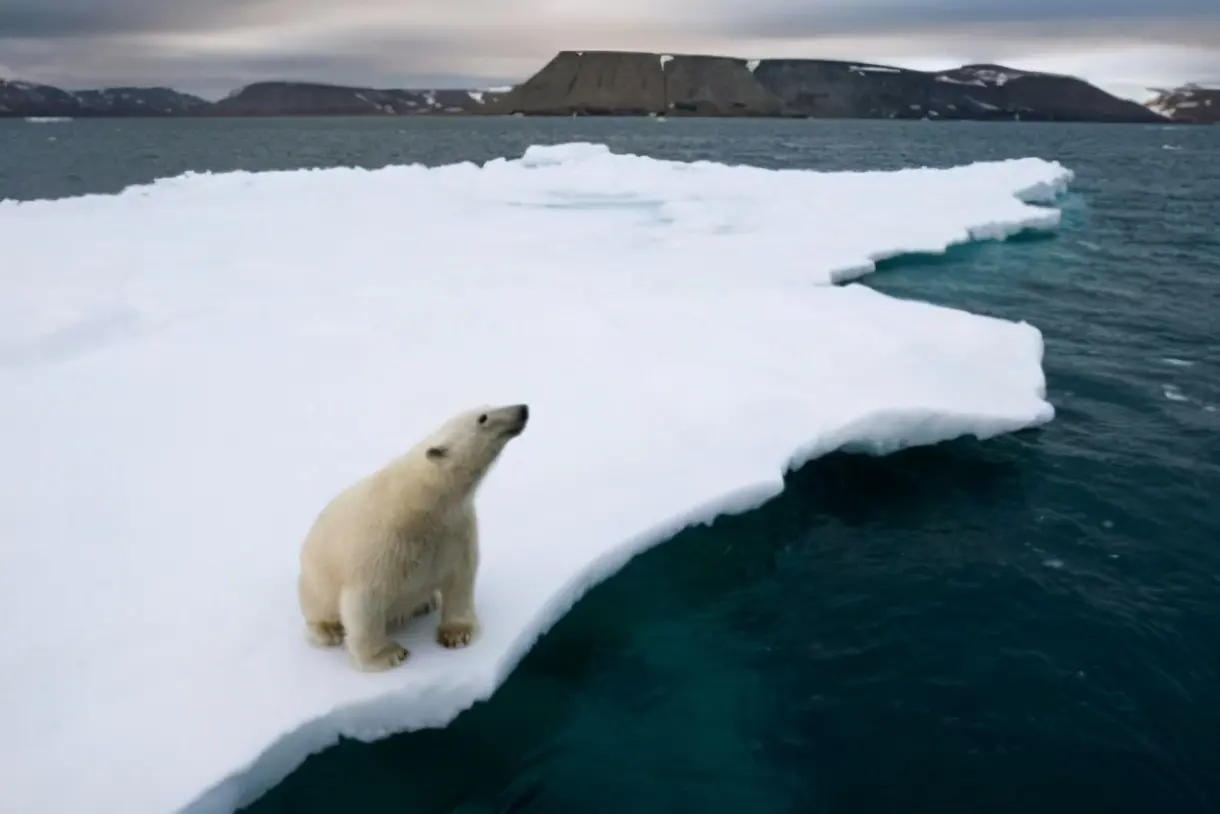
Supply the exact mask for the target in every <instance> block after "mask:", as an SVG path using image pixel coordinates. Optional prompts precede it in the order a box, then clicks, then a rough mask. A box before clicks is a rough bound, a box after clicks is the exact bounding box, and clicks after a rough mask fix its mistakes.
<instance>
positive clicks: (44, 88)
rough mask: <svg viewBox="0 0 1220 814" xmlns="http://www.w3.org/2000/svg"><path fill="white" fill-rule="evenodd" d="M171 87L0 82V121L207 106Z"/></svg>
mask: <svg viewBox="0 0 1220 814" xmlns="http://www.w3.org/2000/svg"><path fill="white" fill-rule="evenodd" d="M207 104H208V103H207V102H206V101H205V100H203V99H200V98H199V97H198V96H192V95H190V94H189V93H179V92H178V91H176V90H173V89H171V88H103V89H101V90H80V91H68V90H63V89H62V88H57V87H53V86H51V85H40V84H38V83H37V82H22V81H19V80H11V79H0V118H12V117H31V118H33V117H67V118H84V117H89V116H181V115H185V114H188V113H191V112H193V111H195V110H199V109H202V108H204V107H206V106H207Z"/></svg>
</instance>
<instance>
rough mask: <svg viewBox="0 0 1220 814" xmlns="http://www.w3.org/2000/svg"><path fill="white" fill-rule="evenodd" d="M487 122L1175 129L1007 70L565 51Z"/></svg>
mask: <svg viewBox="0 0 1220 814" xmlns="http://www.w3.org/2000/svg"><path fill="white" fill-rule="evenodd" d="M480 112H485V113H521V114H526V115H618V116H633V115H634V116H638V115H644V114H651V115H684V114H685V115H697V116H725V115H730V116H732V115H737V116H777V115H782V116H798V117H812V118H850V119H938V118H939V119H981V120H994V119H999V120H1026V121H1095V122H1165V121H1166V119H1165V118H1164V117H1163V116H1160V115H1159V114H1157V113H1156V112H1154V111H1150V110H1149V109H1148V108H1146V107H1144V106H1143V105H1140V104H1138V103H1136V102H1132V101H1129V100H1125V99H1119V98H1118V97H1116V96H1112V95H1111V94H1109V93H1106V92H1105V91H1103V90H1101V89H1100V88H1097V87H1095V86H1093V85H1090V84H1089V83H1087V82H1085V81H1083V80H1081V79H1077V78H1076V77H1071V76H1061V75H1057V74H1047V73H1038V72H1033V71H1022V70H1017V69H1014V68H1006V67H1004V66H1000V65H967V66H963V67H961V68H955V69H953V70H950V71H940V72H927V71H914V70H908V69H905V68H895V67H891V66H887V65H872V64H868V63H862V62H846V61H836V60H822V59H764V60H748V61H747V60H744V59H739V58H735V57H718V56H689V55H668V54H651V53H639V52H624V51H563V52H561V53H560V54H559V55H557V56H556V57H555V58H554V59H552V60H551V61H550V62H549V63H547V64H546V65H545V66H544V67H543V68H542V70H540V71H539V72H538V73H537V74H535V75H534V76H532V77H531V78H530V79H528V80H527V81H526V82H524V83H522V84H521V85H518V86H517V87H516V88H514V89H513V90H512V91H511V92H509V93H507V94H505V95H504V96H502V97H501V98H500V99H499V100H498V101H497V102H496V103H495V104H494V105H487V106H485V108H484V109H483V110H481V111H480Z"/></svg>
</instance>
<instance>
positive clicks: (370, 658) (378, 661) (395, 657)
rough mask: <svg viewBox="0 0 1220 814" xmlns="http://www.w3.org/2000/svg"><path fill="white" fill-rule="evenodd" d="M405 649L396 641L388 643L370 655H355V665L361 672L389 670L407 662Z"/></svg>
mask: <svg viewBox="0 0 1220 814" xmlns="http://www.w3.org/2000/svg"><path fill="white" fill-rule="evenodd" d="M407 655H408V653H407V648H405V647H403V646H402V645H401V644H399V643H398V642H396V641H393V640H391V641H389V642H386V644H385V645H384V646H383V647H382V648H381V649H379V650H377V651H376V652H375V653H373V654H372V655H368V654H364V653H359V654H356V664H357V665H358V666H359V667H360V669H361V670H366V671H374V670H389V669H391V668H393V667H397V666H398V665H400V664H402V663H403V662H404V661H406V660H407Z"/></svg>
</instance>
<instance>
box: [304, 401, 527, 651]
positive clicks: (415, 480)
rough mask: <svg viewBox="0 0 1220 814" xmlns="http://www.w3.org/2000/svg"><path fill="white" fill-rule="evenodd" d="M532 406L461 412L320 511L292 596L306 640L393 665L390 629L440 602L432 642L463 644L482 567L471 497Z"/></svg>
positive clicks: (467, 639)
mask: <svg viewBox="0 0 1220 814" xmlns="http://www.w3.org/2000/svg"><path fill="white" fill-rule="evenodd" d="M528 420H529V408H528V407H527V406H526V405H524V404H517V405H511V406H507V407H479V408H475V409H473V410H468V411H466V412H463V413H460V414H459V415H456V416H454V417H453V418H451V419H450V420H449V421H447V422H445V423H444V424H443V425H442V426H441V427H439V428H438V429H437V430H436V431H435V432H433V433H432V434H431V435H429V436H428V437H427V438H425V439H424V440H422V441H420V442H419V443H418V444H416V445H415V447H413V448H412V449H411V450H410V451H408V452H407V453H406V454H405V455H402V456H401V457H399V458H396V459H394V460H393V461H391V462H390V463H388V464H387V465H386V466H385V467H383V468H382V469H380V470H379V471H377V472H375V473H373V474H372V475H369V476H367V477H365V478H363V479H361V480H359V481H357V482H356V483H354V484H352V485H351V486H349V487H347V488H346V489H344V490H343V491H342V492H340V493H339V494H338V495H336V496H335V497H334V499H332V500H331V502H330V503H329V504H327V506H326V507H325V508H324V509H322V511H321V513H319V515H318V517H317V519H316V520H315V521H314V524H313V527H312V528H311V529H310V531H309V533H308V535H306V537H305V541H304V542H303V543H302V545H301V562H300V567H301V570H300V576H299V579H298V583H297V594H298V599H299V601H300V605H301V612H302V613H303V614H304V616H305V625H306V630H307V633H308V637H309V639H310V640H311V641H312V642H314V643H315V644H317V645H320V646H334V645H338V644H340V643H345V644H346V646H347V651H348V653H349V655H350V657H351V659H352V661H353V662H354V664H355V665H356V666H357V667H358V668H360V669H362V670H381V669H386V668H389V667H394V666H396V665H398V664H401V663H402V661H403V660H404V659H405V658H406V657H407V650H406V648H404V647H403V646H402V645H400V644H398V643H397V642H395V641H394V640H393V639H391V638H390V635H389V634H390V633H391V632H392V631H393V630H394V629H396V628H397V627H399V626H400V625H402V624H403V623H404V622H406V621H408V620H409V619H411V618H412V617H414V616H418V615H421V614H424V613H428V612H429V611H431V610H432V609H433V608H435V607H436V605H437V604H438V602H439V604H440V608H441V619H440V625H439V626H438V627H437V629H436V639H437V641H438V642H440V643H441V644H442V645H444V646H445V647H451V648H452V647H464V646H466V645H467V644H469V643H470V639H471V636H472V635H473V634H474V631H475V627H476V625H477V623H478V618H477V616H476V614H475V609H474V583H475V572H476V570H477V568H478V560H479V545H478V524H477V522H476V520H475V510H474V498H475V492H476V491H477V489H478V486H479V484H480V483H481V482H482V481H483V478H484V477H485V476H486V475H487V473H488V471H489V470H490V468H491V466H492V464H494V463H495V461H496V459H497V458H498V457H499V455H500V452H501V451H502V450H503V449H504V446H505V444H507V443H508V442H509V441H510V440H511V439H513V438H515V437H516V436H518V435H520V434H521V433H522V432H523V431H524V430H525V425H526V422H527V421H528Z"/></svg>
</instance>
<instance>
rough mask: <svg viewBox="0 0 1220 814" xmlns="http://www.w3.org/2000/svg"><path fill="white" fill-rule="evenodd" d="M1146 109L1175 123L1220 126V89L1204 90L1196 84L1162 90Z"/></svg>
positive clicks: (1149, 102) (1150, 100)
mask: <svg viewBox="0 0 1220 814" xmlns="http://www.w3.org/2000/svg"><path fill="white" fill-rule="evenodd" d="M1153 92H1154V93H1156V96H1154V97H1152V98H1151V99H1149V100H1148V101H1147V102H1145V103H1144V105H1145V107H1147V108H1148V109H1150V110H1153V111H1155V112H1157V113H1159V114H1161V115H1162V116H1164V117H1166V118H1167V119H1170V120H1171V121H1175V122H1186V123H1188V124H1220V88H1202V87H1199V86H1198V85H1196V84H1193V83H1192V84H1188V85H1183V86H1182V87H1180V88H1172V89H1170V90H1161V89H1159V88H1153Z"/></svg>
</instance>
